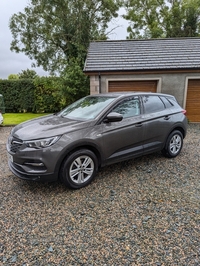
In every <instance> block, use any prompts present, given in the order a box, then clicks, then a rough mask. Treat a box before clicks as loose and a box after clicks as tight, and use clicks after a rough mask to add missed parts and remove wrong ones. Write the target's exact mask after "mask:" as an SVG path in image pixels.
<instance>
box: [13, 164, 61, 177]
mask: <svg viewBox="0 0 200 266" xmlns="http://www.w3.org/2000/svg"><path fill="white" fill-rule="evenodd" d="M8 166H9V169H10V170H11V172H12V173H13V174H14V175H15V176H17V177H19V178H20V179H23V180H30V181H41V182H53V181H56V180H57V179H58V175H57V174H55V173H40V174H39V173H34V174H30V173H26V172H24V171H23V168H21V166H20V165H18V164H16V163H13V162H11V161H10V160H8ZM20 168H21V169H20Z"/></svg>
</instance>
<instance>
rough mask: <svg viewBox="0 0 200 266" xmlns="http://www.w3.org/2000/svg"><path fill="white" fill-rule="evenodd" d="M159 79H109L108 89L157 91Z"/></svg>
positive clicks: (111, 90) (110, 90) (112, 90)
mask: <svg viewBox="0 0 200 266" xmlns="http://www.w3.org/2000/svg"><path fill="white" fill-rule="evenodd" d="M156 90H157V80H142V81H141V80H126V81H125V80H123V81H122V80H120V81H109V84H108V91H109V92H114V91H145V92H156Z"/></svg>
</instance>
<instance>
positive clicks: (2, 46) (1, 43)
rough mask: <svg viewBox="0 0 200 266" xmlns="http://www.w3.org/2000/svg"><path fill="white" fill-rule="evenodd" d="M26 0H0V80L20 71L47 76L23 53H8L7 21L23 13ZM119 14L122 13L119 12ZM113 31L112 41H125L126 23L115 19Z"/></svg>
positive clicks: (8, 35) (9, 41)
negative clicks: (33, 71) (32, 65)
mask: <svg viewBox="0 0 200 266" xmlns="http://www.w3.org/2000/svg"><path fill="white" fill-rule="evenodd" d="M28 2H29V1H28V0H0V79H7V78H8V76H9V75H10V74H18V73H20V72H21V71H22V70H26V69H33V70H35V71H36V72H37V74H38V75H39V76H47V75H48V73H47V72H45V71H43V69H42V68H32V67H31V64H32V61H31V60H30V59H29V58H28V57H27V56H25V55H24V54H23V53H15V52H11V51H10V43H11V41H12V35H11V32H10V29H9V26H8V25H9V19H10V18H11V16H12V15H13V14H15V13H18V12H23V10H24V8H25V7H26V6H27V4H28ZM120 13H123V11H121V12H120ZM116 25H119V27H118V28H117V29H115V30H114V31H113V32H112V34H111V35H110V36H109V38H110V39H113V40H123V39H126V36H127V32H126V28H127V26H128V22H126V21H125V20H123V19H122V18H118V19H115V20H114V21H113V22H112V23H110V24H109V29H113V28H115V27H116Z"/></svg>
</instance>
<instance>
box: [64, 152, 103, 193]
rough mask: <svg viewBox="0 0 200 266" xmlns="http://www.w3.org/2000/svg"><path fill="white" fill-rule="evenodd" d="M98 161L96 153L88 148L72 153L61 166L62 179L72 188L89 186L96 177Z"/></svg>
mask: <svg viewBox="0 0 200 266" xmlns="http://www.w3.org/2000/svg"><path fill="white" fill-rule="evenodd" d="M97 169H98V162H97V158H96V156H95V154H94V153H93V152H92V151H90V150H87V149H82V150H78V151H75V152H74V153H72V154H71V155H70V156H69V157H68V158H67V159H66V160H65V162H64V164H63V166H62V168H61V180H62V181H63V183H64V184H65V185H66V186H68V187H71V188H82V187H85V186H87V185H88V184H89V183H90V182H91V181H92V180H93V178H94V177H95V175H96V173H97Z"/></svg>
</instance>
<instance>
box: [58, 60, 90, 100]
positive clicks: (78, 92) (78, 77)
mask: <svg viewBox="0 0 200 266" xmlns="http://www.w3.org/2000/svg"><path fill="white" fill-rule="evenodd" d="M62 80H63V86H62V95H63V98H64V99H65V105H68V104H70V103H72V102H74V101H76V100H78V99H80V98H81V97H84V96H86V95H87V94H89V92H90V89H89V88H90V82H89V78H88V76H86V75H85V74H84V73H83V71H82V68H81V67H80V63H79V62H78V60H77V59H72V60H71V61H70V62H69V64H68V67H67V69H66V71H65V72H64V75H63V76H62Z"/></svg>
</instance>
